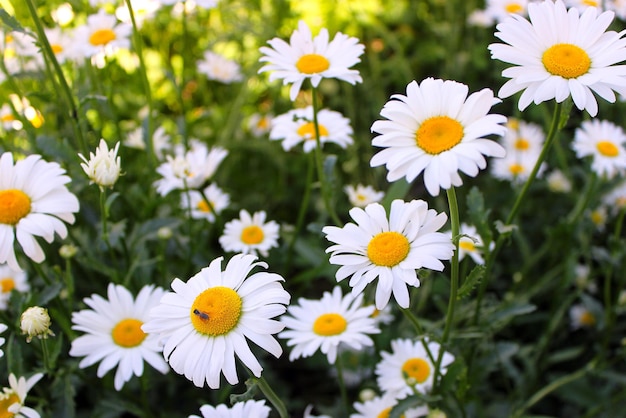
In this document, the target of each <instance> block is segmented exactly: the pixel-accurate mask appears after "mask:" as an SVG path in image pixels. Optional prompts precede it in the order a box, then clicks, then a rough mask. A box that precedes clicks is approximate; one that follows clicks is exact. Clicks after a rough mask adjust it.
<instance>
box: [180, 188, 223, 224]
mask: <svg viewBox="0 0 626 418" xmlns="http://www.w3.org/2000/svg"><path fill="white" fill-rule="evenodd" d="M203 194H204V196H203ZM205 198H206V200H205ZM229 204H230V197H229V196H228V195H227V194H226V193H224V192H223V191H222V189H220V188H219V187H217V185H215V184H210V185H209V186H208V187H207V188H205V189H204V190H203V191H202V193H200V192H198V191H195V190H190V191H189V192H188V193H183V194H182V195H181V206H182V207H183V209H184V210H188V209H190V208H191V217H192V218H193V219H206V220H207V221H209V222H215V215H216V214H220V213H221V212H222V211H223V210H224V209H226V208H227V207H228V205H229Z"/></svg>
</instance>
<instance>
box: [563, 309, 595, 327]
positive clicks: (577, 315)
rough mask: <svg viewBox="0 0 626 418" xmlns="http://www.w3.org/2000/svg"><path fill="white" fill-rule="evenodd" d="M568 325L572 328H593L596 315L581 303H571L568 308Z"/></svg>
mask: <svg viewBox="0 0 626 418" xmlns="http://www.w3.org/2000/svg"><path fill="white" fill-rule="evenodd" d="M569 319H570V327H571V328H572V329H580V328H593V327H595V326H596V322H597V319H596V316H595V315H594V313H593V312H592V311H591V309H589V308H587V307H586V306H585V305H583V304H582V303H579V304H576V305H572V306H571V307H570V309H569Z"/></svg>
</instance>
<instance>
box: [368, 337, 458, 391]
mask: <svg viewBox="0 0 626 418" xmlns="http://www.w3.org/2000/svg"><path fill="white" fill-rule="evenodd" d="M424 344H426V345H427V346H428V350H429V351H430V354H431V355H432V359H431V357H430V356H429V355H428V351H426V349H425V348H424ZM440 349H441V347H440V346H439V344H438V343H436V342H434V341H428V340H424V341H419V340H418V341H414V340H410V339H396V340H392V341H391V353H389V352H386V351H383V352H382V353H381V357H382V360H381V361H380V362H379V363H378V364H377V365H376V370H375V372H376V375H377V377H376V381H377V383H378V386H379V387H380V389H381V390H382V391H383V392H385V393H390V394H392V396H394V397H395V398H397V399H402V398H405V397H407V396H409V395H412V394H413V393H414V391H417V392H420V393H428V392H429V391H430V389H431V388H432V386H433V379H434V374H435V364H434V361H436V360H437V358H438V356H439V350H440ZM433 360H434V361H433ZM453 361H454V356H453V355H452V354H450V353H447V352H445V353H444V354H443V358H442V360H441V368H440V373H441V375H442V376H443V375H444V374H445V373H446V370H447V367H448V366H449V365H450V364H451V363H452V362H453Z"/></svg>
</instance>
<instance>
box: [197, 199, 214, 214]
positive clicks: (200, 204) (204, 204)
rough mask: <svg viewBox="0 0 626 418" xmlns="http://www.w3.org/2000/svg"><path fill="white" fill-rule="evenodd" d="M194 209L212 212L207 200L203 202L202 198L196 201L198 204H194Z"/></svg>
mask: <svg viewBox="0 0 626 418" xmlns="http://www.w3.org/2000/svg"><path fill="white" fill-rule="evenodd" d="M196 209H198V210H199V211H200V212H206V213H211V212H213V211H212V210H211V206H209V204H208V203H207V202H205V201H204V200H201V201H199V202H198V205H197V206H196Z"/></svg>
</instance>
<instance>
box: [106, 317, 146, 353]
mask: <svg viewBox="0 0 626 418" xmlns="http://www.w3.org/2000/svg"><path fill="white" fill-rule="evenodd" d="M142 325H143V322H141V321H140V320H138V319H134V318H127V319H122V320H121V321H120V322H118V323H117V325H115V327H114V328H113V331H111V336H112V337H113V342H114V343H115V344H117V345H119V346H120V347H126V348H130V347H137V346H138V345H139V344H141V343H142V342H143V340H145V338H146V336H147V335H146V333H145V332H143V331H142V330H141V326H142Z"/></svg>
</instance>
